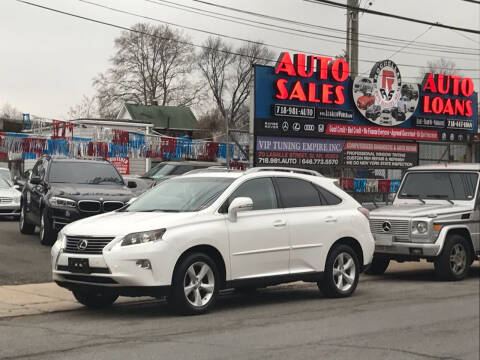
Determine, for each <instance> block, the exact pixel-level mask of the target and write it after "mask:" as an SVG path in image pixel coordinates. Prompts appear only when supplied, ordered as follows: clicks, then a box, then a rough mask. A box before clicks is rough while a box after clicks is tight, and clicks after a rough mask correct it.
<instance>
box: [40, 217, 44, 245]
mask: <svg viewBox="0 0 480 360" xmlns="http://www.w3.org/2000/svg"><path fill="white" fill-rule="evenodd" d="M44 235H45V220H43V216H42V217H41V218H40V239H42V240H43V237H44Z"/></svg>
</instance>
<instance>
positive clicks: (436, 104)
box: [432, 96, 443, 114]
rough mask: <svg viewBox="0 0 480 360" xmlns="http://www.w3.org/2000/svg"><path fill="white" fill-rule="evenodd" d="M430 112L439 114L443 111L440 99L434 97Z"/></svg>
mask: <svg viewBox="0 0 480 360" xmlns="http://www.w3.org/2000/svg"><path fill="white" fill-rule="evenodd" d="M432 111H433V113H434V114H441V113H442V111H443V101H442V98H441V97H438V96H436V97H434V98H433V100H432Z"/></svg>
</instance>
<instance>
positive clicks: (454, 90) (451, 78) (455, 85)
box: [450, 75, 462, 95]
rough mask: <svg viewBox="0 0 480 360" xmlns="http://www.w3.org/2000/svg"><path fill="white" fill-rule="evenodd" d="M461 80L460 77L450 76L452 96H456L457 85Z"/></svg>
mask: <svg viewBox="0 0 480 360" xmlns="http://www.w3.org/2000/svg"><path fill="white" fill-rule="evenodd" d="M461 78H462V77H461V76H457V75H450V81H451V82H452V89H453V90H452V93H453V95H458V85H459V80H460V79H461Z"/></svg>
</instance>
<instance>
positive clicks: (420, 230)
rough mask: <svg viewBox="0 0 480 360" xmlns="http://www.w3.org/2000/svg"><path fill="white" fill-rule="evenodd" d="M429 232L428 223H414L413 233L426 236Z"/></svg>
mask: <svg viewBox="0 0 480 360" xmlns="http://www.w3.org/2000/svg"><path fill="white" fill-rule="evenodd" d="M427 232H428V223H427V222H426V221H414V222H413V233H416V234H419V235H425V234H426V233H427Z"/></svg>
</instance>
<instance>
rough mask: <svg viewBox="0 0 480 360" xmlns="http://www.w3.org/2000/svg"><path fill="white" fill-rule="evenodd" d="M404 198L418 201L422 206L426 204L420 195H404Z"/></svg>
mask: <svg viewBox="0 0 480 360" xmlns="http://www.w3.org/2000/svg"><path fill="white" fill-rule="evenodd" d="M402 197H404V198H407V199H417V200H418V201H420V202H421V203H422V204H426V202H425V200H423V199H422V198H421V197H420V195H418V194H402Z"/></svg>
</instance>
